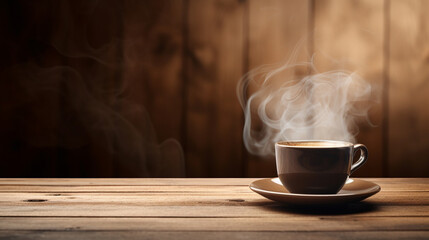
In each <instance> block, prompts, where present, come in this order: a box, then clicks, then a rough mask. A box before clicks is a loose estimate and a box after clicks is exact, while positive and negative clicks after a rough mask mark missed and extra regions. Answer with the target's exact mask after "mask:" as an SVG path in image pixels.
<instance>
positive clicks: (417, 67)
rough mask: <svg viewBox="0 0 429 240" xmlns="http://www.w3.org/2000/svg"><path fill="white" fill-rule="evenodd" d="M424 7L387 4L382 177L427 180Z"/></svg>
mask: <svg viewBox="0 0 429 240" xmlns="http://www.w3.org/2000/svg"><path fill="white" fill-rule="evenodd" d="M428 8H429V2H428V1H424V0H411V1H396V0H392V1H391V2H390V28H389V32H390V35H389V40H390V42H389V52H390V54H389V65H390V66H389V73H388V74H389V86H388V100H389V109H388V114H389V115H388V117H389V118H388V119H389V123H388V139H389V142H388V156H389V162H388V174H389V176H415V177H417V176H425V177H428V176H429V161H427V159H428V158H427V156H428V154H429V127H428V124H427V123H428V121H429V110H428V106H427V103H428V102H429V94H428V93H429V85H428V80H427V79H428V78H429V68H428V56H429V55H428V54H429V53H428V48H429V43H428V39H429V16H428V15H427V14H426V12H427V9H428Z"/></svg>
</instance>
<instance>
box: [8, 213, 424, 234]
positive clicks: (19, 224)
mask: <svg viewBox="0 0 429 240" xmlns="http://www.w3.org/2000/svg"><path fill="white" fill-rule="evenodd" d="M4 230H9V231H33V230H38V231H66V230H72V231H159V232H161V231H162V232H163V231H167V232H168V231H222V232H227V231H240V232H241V231H254V232H257V231H258V232H259V231H260V232H302V231H308V232H333V231H337V232H359V231H422V230H424V231H429V218H427V217H425V218H423V217H409V218H406V217H379V218H377V217H350V216H347V217H342V216H339V217H338V216H335V217H317V216H303V217H302V216H301V217H279V218H264V219H260V218H85V217H79V218H62V217H60V218H51V217H46V218H37V217H28V218H22V217H21V218H16V217H15V218H14V217H0V231H4Z"/></svg>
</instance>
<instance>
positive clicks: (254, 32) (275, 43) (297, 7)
mask: <svg viewBox="0 0 429 240" xmlns="http://www.w3.org/2000/svg"><path fill="white" fill-rule="evenodd" d="M310 5H311V4H310V1H309V0H305V1H293V0H286V1H285V0H269V1H259V0H250V1H249V3H248V11H249V14H248V18H247V21H249V23H248V25H249V26H248V35H249V36H248V38H249V40H248V41H249V42H248V69H247V70H248V71H249V70H252V69H254V68H257V67H259V66H261V65H265V64H278V63H282V62H284V61H285V60H286V59H287V58H288V57H289V56H290V54H291V53H292V50H293V49H294V48H295V47H297V45H298V44H302V46H301V48H302V49H300V51H299V52H298V57H297V61H308V54H306V50H307V49H306V47H307V45H308V40H307V36H306V35H307V30H308V28H309V24H310V19H309V18H310ZM296 74H302V73H298V72H297V73H296ZM289 77H294V76H293V75H292V76H289ZM256 89H257V87H256V86H250V89H249V94H252V93H253V92H254V91H255V90H256ZM255 121H257V119H256V118H255ZM255 125H258V123H257V122H255ZM275 165H276V164H275V161H274V157H273V156H268V157H257V156H253V155H251V154H246V176H249V177H274V176H276V175H277V173H276V166H275Z"/></svg>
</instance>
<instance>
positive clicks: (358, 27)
mask: <svg viewBox="0 0 429 240" xmlns="http://www.w3.org/2000/svg"><path fill="white" fill-rule="evenodd" d="M383 13H384V2H383V1H382V0H377V1H372V0H368V1H335V0H322V1H315V6H314V53H315V66H316V68H317V70H318V71H319V72H325V71H330V70H338V69H346V70H349V71H356V72H357V73H358V74H360V75H361V76H362V77H363V78H364V79H365V80H366V81H367V82H368V83H370V84H371V86H372V90H373V93H372V96H371V101H370V102H366V103H365V104H371V105H373V107H372V108H371V109H370V112H369V119H370V121H371V122H372V124H374V125H375V127H374V126H371V125H370V124H369V123H367V122H365V119H363V120H364V121H363V122H360V123H359V125H358V126H359V135H358V136H357V142H359V143H363V144H365V145H366V146H367V147H368V149H369V152H370V158H369V160H368V162H367V163H366V164H365V166H364V167H362V168H361V169H359V171H357V172H356V173H355V174H354V175H355V176H366V177H370V176H373V177H374V176H382V173H383V172H382V171H383V147H384V146H383V144H384V143H383V132H382V130H383V126H382V112H383V107H384V103H383V102H382V87H383V85H382V84H383V67H384V66H383V56H384V55H383V54H384V53H383V44H384V42H383V41H384V39H383V30H384V22H383V21H384V15H383ZM363 16H365V17H363ZM361 121H362V119H361Z"/></svg>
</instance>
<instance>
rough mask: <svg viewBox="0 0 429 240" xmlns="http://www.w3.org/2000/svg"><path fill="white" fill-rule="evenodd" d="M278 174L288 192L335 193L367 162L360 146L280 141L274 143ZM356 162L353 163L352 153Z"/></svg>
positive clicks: (366, 152)
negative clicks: (357, 158)
mask: <svg viewBox="0 0 429 240" xmlns="http://www.w3.org/2000/svg"><path fill="white" fill-rule="evenodd" d="M275 151H276V165H277V174H278V176H279V178H280V181H281V182H282V184H283V186H284V187H285V188H286V189H287V190H288V191H289V192H291V193H301V194H335V193H338V192H339V191H340V190H341V188H342V187H343V186H344V184H345V182H346V181H347V179H348V177H349V176H350V174H351V173H353V172H354V171H355V170H356V169H358V168H359V167H361V166H362V165H363V164H364V163H365V162H366V160H367V159H368V150H367V148H366V147H365V146H364V145H362V144H353V143H349V142H343V141H327V140H321V141H283V142H277V143H276V144H275ZM357 151H360V157H359V160H358V161H357V162H356V163H353V156H354V154H355V153H356V152H357Z"/></svg>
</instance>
